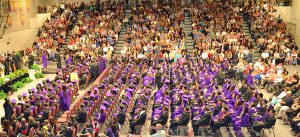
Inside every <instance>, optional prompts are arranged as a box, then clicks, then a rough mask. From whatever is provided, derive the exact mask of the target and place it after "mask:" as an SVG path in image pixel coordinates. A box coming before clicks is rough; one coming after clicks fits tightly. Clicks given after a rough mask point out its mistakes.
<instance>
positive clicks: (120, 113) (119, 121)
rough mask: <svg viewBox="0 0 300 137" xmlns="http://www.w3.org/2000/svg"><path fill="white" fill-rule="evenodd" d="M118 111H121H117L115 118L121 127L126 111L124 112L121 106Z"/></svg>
mask: <svg viewBox="0 0 300 137" xmlns="http://www.w3.org/2000/svg"><path fill="white" fill-rule="evenodd" d="M120 109H121V110H120V111H119V113H118V116H117V118H118V123H119V124H120V125H123V124H124V122H125V117H126V111H125V110H124V107H123V106H120Z"/></svg>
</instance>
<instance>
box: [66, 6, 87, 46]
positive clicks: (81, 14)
mask: <svg viewBox="0 0 300 137" xmlns="http://www.w3.org/2000/svg"><path fill="white" fill-rule="evenodd" d="M82 16H83V12H79V13H78V15H77V16H76V17H75V18H76V19H75V20H76V23H75V24H73V26H72V27H73V28H72V29H71V31H68V32H67V35H66V38H65V43H64V46H65V47H66V46H68V44H69V43H70V38H71V36H72V35H73V29H74V27H75V25H77V24H78V23H79V20H80V19H81V18H82Z"/></svg>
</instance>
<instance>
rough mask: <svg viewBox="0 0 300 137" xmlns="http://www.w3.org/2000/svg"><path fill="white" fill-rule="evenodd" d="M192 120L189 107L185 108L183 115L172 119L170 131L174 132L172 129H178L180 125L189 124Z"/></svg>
mask: <svg viewBox="0 0 300 137" xmlns="http://www.w3.org/2000/svg"><path fill="white" fill-rule="evenodd" d="M189 121H190V113H189V109H188V108H184V112H183V113H182V115H181V117H180V118H179V117H175V119H173V120H171V125H170V132H171V134H172V130H176V129H177V127H178V126H181V125H187V124H188V123H189Z"/></svg>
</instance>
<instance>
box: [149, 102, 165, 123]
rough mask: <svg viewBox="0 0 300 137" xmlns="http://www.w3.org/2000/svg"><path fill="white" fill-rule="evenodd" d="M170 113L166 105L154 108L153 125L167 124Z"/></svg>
mask: <svg viewBox="0 0 300 137" xmlns="http://www.w3.org/2000/svg"><path fill="white" fill-rule="evenodd" d="M168 114H169V113H168V109H167V108H166V107H165V106H163V107H161V108H156V109H154V110H153V116H152V122H151V125H157V124H162V125H165V124H166V123H167V122H168V117H169V115H168Z"/></svg>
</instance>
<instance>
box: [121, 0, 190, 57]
mask: <svg viewBox="0 0 300 137" xmlns="http://www.w3.org/2000/svg"><path fill="white" fill-rule="evenodd" d="M131 12H132V13H131V14H132V15H131V16H130V17H128V18H125V20H124V23H125V27H126V32H125V36H124V37H125V44H124V46H123V48H122V50H121V54H122V56H130V57H136V58H140V59H142V58H147V57H150V56H160V57H168V58H170V60H173V59H176V58H178V57H179V56H180V55H182V54H183V53H184V51H185V50H186V49H185V42H186V34H185V33H184V31H183V24H184V10H183V9H182V8H181V2H180V1H172V2H171V3H165V2H162V3H157V2H153V3H143V4H140V5H137V6H136V7H134V8H133V9H132V11H131Z"/></svg>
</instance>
